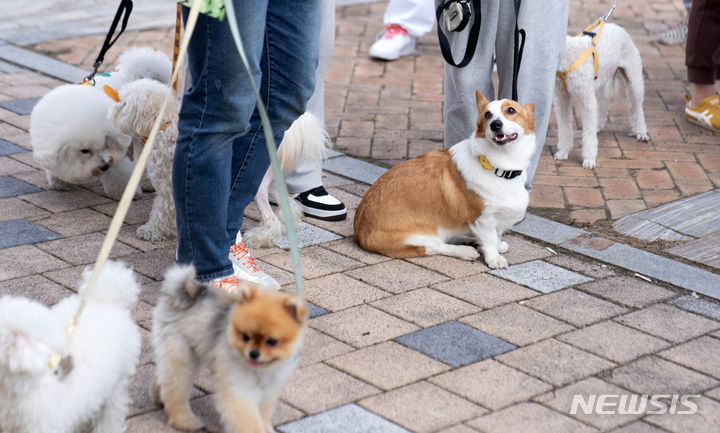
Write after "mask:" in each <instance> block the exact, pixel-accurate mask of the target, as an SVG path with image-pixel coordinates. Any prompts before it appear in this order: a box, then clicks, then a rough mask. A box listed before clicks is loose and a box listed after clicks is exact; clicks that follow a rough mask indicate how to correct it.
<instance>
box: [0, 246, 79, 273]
mask: <svg viewBox="0 0 720 433" xmlns="http://www.w3.org/2000/svg"><path fill="white" fill-rule="evenodd" d="M67 266H68V264H67V263H65V262H63V261H62V260H60V259H58V258H56V257H53V256H51V255H49V254H46V253H45V252H43V251H42V250H40V249H38V248H37V247H36V246H32V245H23V246H19V247H13V248H7V249H4V250H0V281H6V280H10V279H13V278H18V277H24V276H27V275H33V274H39V273H42V272H46V271H51V270H55V269H60V268H65V267H67Z"/></svg>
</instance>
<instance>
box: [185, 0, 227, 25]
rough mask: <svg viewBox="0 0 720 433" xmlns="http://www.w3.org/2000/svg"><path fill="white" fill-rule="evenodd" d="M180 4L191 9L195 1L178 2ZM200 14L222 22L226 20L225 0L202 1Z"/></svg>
mask: <svg viewBox="0 0 720 433" xmlns="http://www.w3.org/2000/svg"><path fill="white" fill-rule="evenodd" d="M178 3H180V4H181V5H184V6H187V7H190V6H191V5H192V3H193V0H178ZM200 13H201V14H205V15H208V16H211V17H213V18H217V19H218V20H220V21H222V20H223V18H225V0H202V4H201V5H200Z"/></svg>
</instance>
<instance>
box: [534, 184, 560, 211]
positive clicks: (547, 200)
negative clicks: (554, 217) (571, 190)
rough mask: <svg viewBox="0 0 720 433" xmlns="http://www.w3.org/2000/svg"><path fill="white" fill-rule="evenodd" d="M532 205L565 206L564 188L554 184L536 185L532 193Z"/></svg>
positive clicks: (557, 207)
mask: <svg viewBox="0 0 720 433" xmlns="http://www.w3.org/2000/svg"><path fill="white" fill-rule="evenodd" d="M530 207H538V208H556V209H562V208H564V207H565V199H564V197H563V192H562V188H560V187H559V186H553V185H534V186H533V190H532V193H531V194H530Z"/></svg>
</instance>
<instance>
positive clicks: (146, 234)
mask: <svg viewBox="0 0 720 433" xmlns="http://www.w3.org/2000/svg"><path fill="white" fill-rule="evenodd" d="M135 233H136V234H137V236H138V237H139V238H140V239H143V240H146V241H150V242H160V241H164V240H165V239H167V238H166V237H165V236H163V235H162V233H160V232H159V231H158V230H157V229H155V228H154V227H153V226H151V225H150V224H147V223H145V224H143V225H141V226H140V227H138V229H137V231H136V232H135Z"/></svg>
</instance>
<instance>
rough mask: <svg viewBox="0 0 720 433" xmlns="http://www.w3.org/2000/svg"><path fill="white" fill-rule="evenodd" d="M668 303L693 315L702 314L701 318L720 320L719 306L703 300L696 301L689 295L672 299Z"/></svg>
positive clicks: (696, 299)
mask: <svg viewBox="0 0 720 433" xmlns="http://www.w3.org/2000/svg"><path fill="white" fill-rule="evenodd" d="M668 303H669V304H673V305H675V306H676V307H680V308H682V309H684V310H688V311H692V312H693V313H698V314H702V315H703V316H707V317H710V318H712V319H715V320H720V305H718V304H715V303H713V302H710V301H707V300H705V299H698V298H696V297H694V296H691V295H685V296H681V297H679V298H677V299H673V300H672V301H669V302H668Z"/></svg>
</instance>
